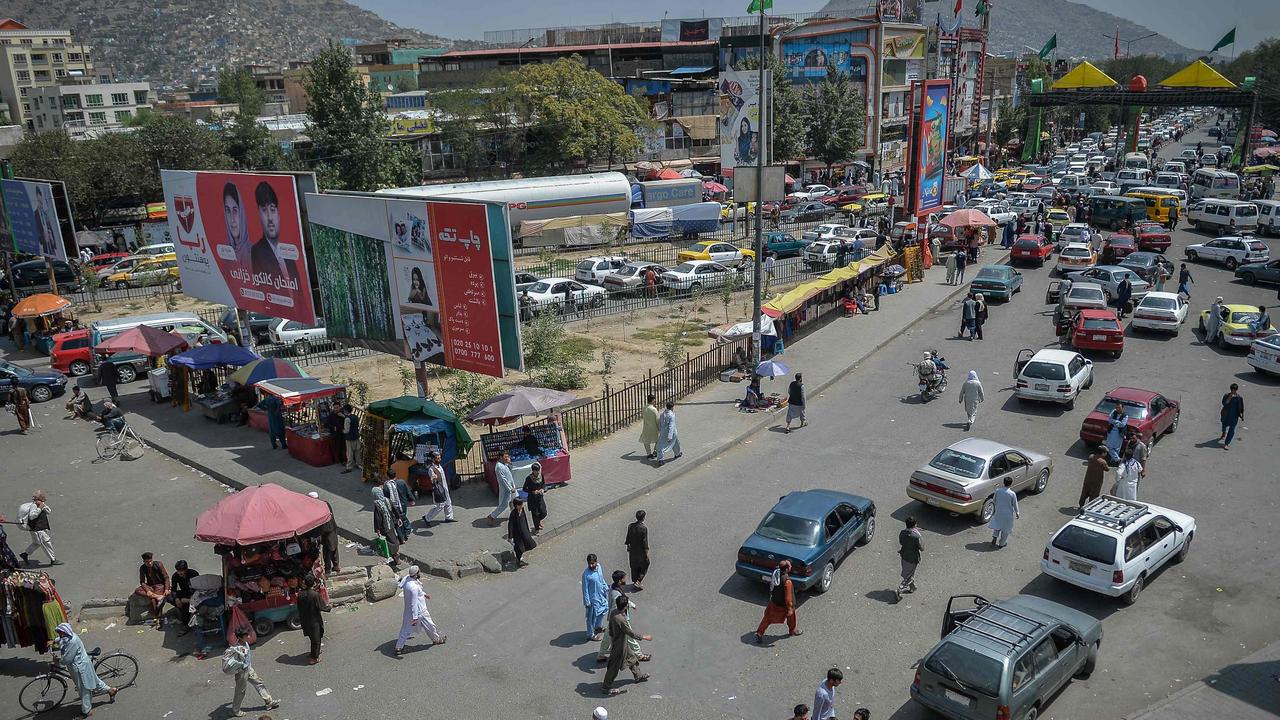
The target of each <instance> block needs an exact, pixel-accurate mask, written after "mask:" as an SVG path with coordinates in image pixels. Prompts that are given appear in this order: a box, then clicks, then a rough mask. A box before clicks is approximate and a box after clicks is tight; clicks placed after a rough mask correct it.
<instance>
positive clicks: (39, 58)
mask: <svg viewBox="0 0 1280 720" xmlns="http://www.w3.org/2000/svg"><path fill="white" fill-rule="evenodd" d="M47 62H49V56H48V55H45V54H44V53H32V54H31V64H32V65H44V64H45V63H47Z"/></svg>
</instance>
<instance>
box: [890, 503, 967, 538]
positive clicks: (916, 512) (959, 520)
mask: <svg viewBox="0 0 1280 720" xmlns="http://www.w3.org/2000/svg"><path fill="white" fill-rule="evenodd" d="M912 516H914V517H915V519H916V520H918V521H919V522H920V529H921V530H922V531H924V532H926V533H931V534H934V535H946V536H951V535H955V534H956V533H961V532H964V531H965V530H968V529H969V528H972V527H974V526H975V521H974V520H971V519H970V516H968V515H952V514H951V513H950V512H949V511H947V510H943V509H941V508H933V507H929V506H928V505H925V504H924V503H922V502H918V501H916V500H908V501H907V503H906V504H905V505H903V506H901V507H899V508H898V509H897V510H894V511H893V512H892V513H890V514H889V517H891V518H893V519H894V520H897V521H898V522H900V523H905V522H906V520H907V518H908V517H912ZM901 529H902V528H901V527H899V528H896V529H894V532H895V533H896V532H897V531H898V530H901Z"/></svg>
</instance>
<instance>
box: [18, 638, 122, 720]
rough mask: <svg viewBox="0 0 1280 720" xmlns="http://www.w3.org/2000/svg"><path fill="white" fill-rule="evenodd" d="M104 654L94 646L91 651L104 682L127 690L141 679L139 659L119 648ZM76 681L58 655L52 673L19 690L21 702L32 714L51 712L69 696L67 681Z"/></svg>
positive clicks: (55, 657) (99, 675)
mask: <svg viewBox="0 0 1280 720" xmlns="http://www.w3.org/2000/svg"><path fill="white" fill-rule="evenodd" d="M101 654H102V648H94V649H93V650H90V651H89V657H95V658H98V659H97V660H95V661H94V663H93V671H94V672H96V673H97V674H98V677H99V678H101V679H102V681H103V682H104V683H106V684H107V685H109V686H110V687H113V688H115V689H117V690H123V689H124V688H127V687H129V686H131V685H133V683H134V681H135V680H137V679H138V660H137V659H136V658H135V657H133V656H132V655H130V654H129V653H126V652H124V651H123V650H116V651H115V652H111V653H107V654H106V655H102V657H98V656H99V655H101ZM68 681H70V683H71V684H72V685H75V680H72V678H71V673H70V672H69V671H68V670H67V669H66V668H64V667H63V666H62V663H61V662H59V661H58V658H57V656H54V658H53V661H52V662H50V663H49V672H47V673H45V674H43V675H39V676H36V677H35V678H33V679H32V680H31V681H30V682H28V683H27V684H26V685H23V686H22V690H21V691H19V692H18V704H19V705H21V706H22V709H23V710H26V711H27V712H29V713H32V714H40V713H43V712H48V711H49V710H52V709H54V708H56V707H58V706H60V705H62V701H63V700H65V699H66V697H67V683H68Z"/></svg>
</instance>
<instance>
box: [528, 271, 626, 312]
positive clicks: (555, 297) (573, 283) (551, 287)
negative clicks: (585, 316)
mask: <svg viewBox="0 0 1280 720" xmlns="http://www.w3.org/2000/svg"><path fill="white" fill-rule="evenodd" d="M566 292H568V293H569V296H570V297H572V298H573V304H574V307H600V306H602V305H604V303H605V299H606V297H607V296H608V292H607V291H606V290H605V289H604V288H602V287H600V286H599V285H585V284H583V283H580V282H578V281H577V280H572V279H570V278H543V279H541V280H539V281H538V282H536V283H534V284H532V285H530V286H529V288H528V294H529V299H530V300H532V301H533V313H534V314H539V313H542V312H544V311H552V312H560V311H561V310H562V309H564V308H563V306H564V303H565V293H566Z"/></svg>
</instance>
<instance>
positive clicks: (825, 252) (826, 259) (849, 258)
mask: <svg viewBox="0 0 1280 720" xmlns="http://www.w3.org/2000/svg"><path fill="white" fill-rule="evenodd" d="M842 246H843V247H844V256H845V263H846V264H848V263H851V262H854V261H855V260H861V259H862V258H863V257H864V256H865V255H867V254H868V251H867V250H866V249H860V248H855V247H854V246H853V242H852V241H842V240H820V241H818V242H813V243H809V245H808V247H806V248H805V249H804V255H803V256H802V257H803V258H804V261H803V262H804V265H805V267H806V268H808V269H810V270H824V269H828V268H833V267H835V266H836V262H837V258H838V257H839V254H840V248H841V247H842Z"/></svg>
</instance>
